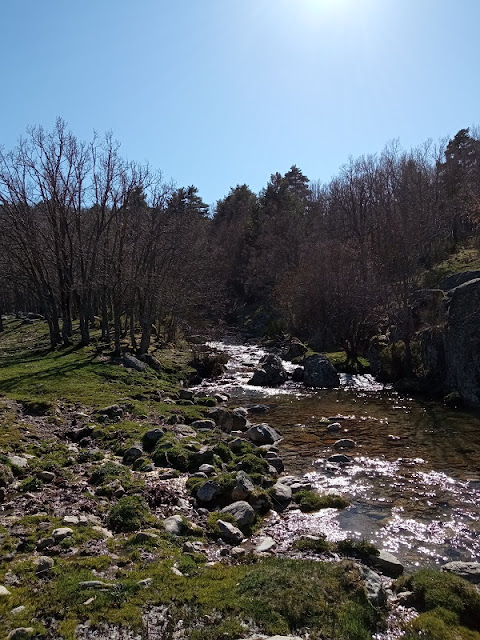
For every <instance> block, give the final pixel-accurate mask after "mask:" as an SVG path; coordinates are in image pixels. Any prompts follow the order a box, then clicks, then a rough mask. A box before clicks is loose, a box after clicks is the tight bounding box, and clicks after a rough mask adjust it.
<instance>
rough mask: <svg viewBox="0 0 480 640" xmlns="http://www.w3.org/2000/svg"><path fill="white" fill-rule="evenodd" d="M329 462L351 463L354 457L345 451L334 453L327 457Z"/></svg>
mask: <svg viewBox="0 0 480 640" xmlns="http://www.w3.org/2000/svg"><path fill="white" fill-rule="evenodd" d="M327 461H328V462H335V463H336V464H351V463H352V462H353V458H351V457H350V456H347V455H345V454H344V453H334V454H333V456H330V457H329V458H327Z"/></svg>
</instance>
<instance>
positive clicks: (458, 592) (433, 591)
mask: <svg viewBox="0 0 480 640" xmlns="http://www.w3.org/2000/svg"><path fill="white" fill-rule="evenodd" d="M400 589H402V590H403V589H408V590H410V591H412V592H413V601H414V602H413V604H414V606H415V607H416V608H417V609H418V610H419V611H435V612H437V613H438V611H439V610H446V611H449V612H451V613H454V614H455V615H456V616H457V618H458V621H459V623H460V624H461V625H464V626H466V627H469V628H471V629H475V630H476V631H480V593H479V592H478V591H477V590H476V589H475V587H473V586H472V585H471V584H470V583H469V582H467V581H466V580H464V579H463V578H460V577H459V576H456V575H454V574H452V573H447V572H440V571H433V570H431V569H423V570H422V571H419V572H418V573H416V574H414V575H413V576H409V577H405V578H400V579H399V580H398V581H397V590H400Z"/></svg>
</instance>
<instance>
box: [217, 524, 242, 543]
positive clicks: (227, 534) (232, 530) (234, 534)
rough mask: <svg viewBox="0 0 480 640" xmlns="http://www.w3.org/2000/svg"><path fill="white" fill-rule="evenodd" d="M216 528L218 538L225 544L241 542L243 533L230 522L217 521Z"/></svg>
mask: <svg viewBox="0 0 480 640" xmlns="http://www.w3.org/2000/svg"><path fill="white" fill-rule="evenodd" d="M217 526H218V529H219V531H220V537H221V538H222V540H224V541H225V542H229V543H231V544H235V545H237V544H240V542H242V541H243V539H244V537H243V533H242V532H241V531H240V529H238V528H237V527H235V526H234V525H233V524H231V523H230V522H225V521H224V520H217Z"/></svg>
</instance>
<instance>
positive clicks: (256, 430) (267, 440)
mask: <svg viewBox="0 0 480 640" xmlns="http://www.w3.org/2000/svg"><path fill="white" fill-rule="evenodd" d="M245 435H246V436H247V438H248V439H249V440H251V441H252V442H254V443H255V444H274V443H275V442H277V441H278V440H281V438H282V436H281V435H280V434H279V433H278V432H277V431H275V429H273V427H270V426H269V425H268V424H266V423H265V422H262V423H261V424H254V425H253V426H252V427H250V429H248V431H246V432H245Z"/></svg>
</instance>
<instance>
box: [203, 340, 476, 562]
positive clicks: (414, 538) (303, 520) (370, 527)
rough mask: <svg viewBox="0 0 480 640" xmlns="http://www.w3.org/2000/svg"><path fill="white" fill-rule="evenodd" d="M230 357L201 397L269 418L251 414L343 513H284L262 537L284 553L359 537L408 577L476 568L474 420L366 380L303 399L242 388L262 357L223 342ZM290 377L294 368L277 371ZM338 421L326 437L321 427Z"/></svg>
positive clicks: (288, 461) (291, 391)
mask: <svg viewBox="0 0 480 640" xmlns="http://www.w3.org/2000/svg"><path fill="white" fill-rule="evenodd" d="M210 346H212V347H215V348H217V349H219V350H221V351H224V352H226V353H228V355H229V357H230V360H229V362H228V364H227V370H226V372H225V374H224V375H223V376H222V377H221V378H217V379H216V380H214V381H205V382H204V383H202V385H201V386H200V387H197V388H198V389H201V390H204V391H207V392H209V393H217V392H218V393H222V392H227V393H228V394H229V395H230V401H229V406H231V407H240V406H244V407H248V406H249V405H253V404H258V403H262V404H265V405H267V406H268V408H269V409H268V412H267V413H265V414H260V415H250V420H251V422H253V423H258V422H267V423H268V424H270V425H271V426H272V427H274V428H275V429H277V430H278V431H279V433H280V434H281V435H282V436H283V440H282V441H281V442H280V443H279V452H280V456H281V457H282V459H283V461H284V464H285V472H286V473H287V474H292V475H304V476H306V478H307V479H308V480H309V481H310V482H311V484H312V486H313V487H314V488H315V489H317V490H318V491H319V492H321V493H335V494H342V495H344V496H345V497H347V498H348V499H349V500H350V502H351V505H350V507H348V508H347V509H345V510H344V511H338V510H336V509H324V510H322V511H319V512H317V513H313V514H305V513H302V512H300V511H299V510H298V509H290V510H288V511H287V512H286V513H285V514H283V515H281V516H275V515H274V516H273V517H272V518H270V519H269V520H267V522H266V524H265V528H264V532H265V533H267V534H268V535H271V536H272V537H273V538H274V539H275V540H276V541H277V544H278V546H277V549H278V551H282V548H284V549H286V548H287V547H288V546H289V545H290V543H291V541H292V539H293V538H297V537H298V536H299V535H305V534H310V535H318V534H325V535H326V536H327V538H328V539H329V540H332V541H336V540H340V539H342V538H347V537H355V538H366V539H367V540H370V541H371V542H373V543H374V544H375V545H376V546H377V547H379V548H380V549H384V550H386V551H389V552H391V553H393V554H394V555H395V556H396V557H397V558H398V559H399V560H400V561H401V562H402V563H403V564H404V566H405V568H406V569H407V570H412V569H414V568H415V567H418V566H422V567H424V566H431V567H438V566H440V565H442V564H444V563H445V562H449V561H451V560H465V561H479V560H480V416H479V415H478V414H475V413H474V412H469V411H466V410H465V411H463V410H458V409H457V410H453V409H448V408H446V407H445V406H443V405H442V404H440V403H438V402H434V401H428V400H425V399H422V400H418V399H414V398H411V397H408V396H405V395H401V394H399V393H397V392H395V391H393V390H392V389H391V388H388V387H385V386H384V385H382V384H380V383H378V382H376V381H375V380H374V379H373V378H372V377H371V376H370V375H362V376H360V375H359V376H349V375H342V376H341V386H340V387H339V388H337V389H321V390H314V391H313V390H309V389H306V388H305V387H304V386H303V384H300V383H293V382H292V381H288V382H286V383H285V384H284V385H282V386H281V387H278V388H266V387H254V386H251V385H248V380H249V379H250V377H251V375H252V372H253V369H254V367H255V365H257V363H258V361H259V360H260V358H261V357H262V356H263V355H264V354H265V353H266V352H265V351H264V350H263V349H261V348H260V347H258V346H251V345H235V344H226V343H222V342H215V343H210ZM284 365H285V367H286V368H287V370H288V369H289V370H292V369H293V368H294V367H293V365H292V364H291V363H284ZM329 422H339V423H340V425H341V430H340V431H339V432H337V433H329V432H328V431H327V428H326V425H327V424H328V423H329ZM343 437H346V438H350V439H353V440H354V441H355V443H356V447H355V449H353V450H350V451H348V452H347V453H348V454H349V455H351V456H353V463H352V464H350V465H345V466H340V465H337V464H333V463H330V462H328V461H327V458H328V457H329V456H330V455H332V454H333V453H335V452H336V451H335V449H334V448H333V445H334V443H335V441H336V440H338V439H340V438H343Z"/></svg>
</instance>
